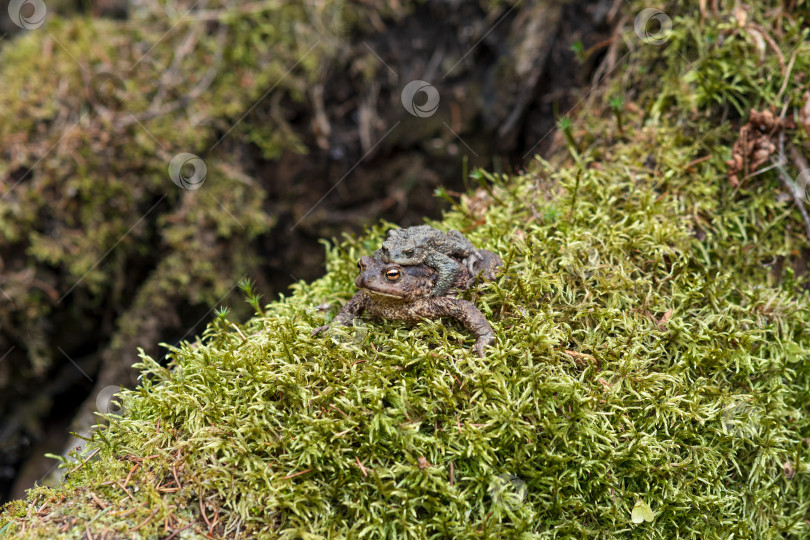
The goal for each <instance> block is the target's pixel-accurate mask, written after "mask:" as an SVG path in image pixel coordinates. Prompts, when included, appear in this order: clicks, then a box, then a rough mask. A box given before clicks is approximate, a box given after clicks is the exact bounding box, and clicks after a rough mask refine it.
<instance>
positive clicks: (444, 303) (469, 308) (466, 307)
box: [432, 297, 495, 358]
mask: <svg viewBox="0 0 810 540" xmlns="http://www.w3.org/2000/svg"><path fill="white" fill-rule="evenodd" d="M432 304H433V305H434V306H435V307H436V309H437V311H438V315H440V316H442V317H453V318H455V319H458V320H459V322H461V324H463V325H464V326H465V327H466V328H467V329H468V330H469V331H471V332H472V333H473V334H475V337H476V340H475V345H473V349H474V350H475V352H476V354H477V355H478V356H480V357H482V358H483V357H484V349H485V348H486V347H487V346H488V345H490V344H491V343H492V342H493V341H495V331H494V330H492V326H490V324H489V321H487V319H486V317H484V314H483V313H481V312H480V311H479V310H478V308H477V307H475V304H473V303H472V302H468V301H467V300H459V299H457V298H446V297H442V298H436V299H433V301H432Z"/></svg>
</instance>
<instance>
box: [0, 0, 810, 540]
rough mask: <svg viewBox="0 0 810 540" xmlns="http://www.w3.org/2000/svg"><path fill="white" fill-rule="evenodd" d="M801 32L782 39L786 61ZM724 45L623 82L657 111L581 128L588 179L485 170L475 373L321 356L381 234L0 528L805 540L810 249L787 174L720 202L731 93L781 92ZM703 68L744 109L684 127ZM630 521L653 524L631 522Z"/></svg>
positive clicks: (222, 318) (191, 363)
mask: <svg viewBox="0 0 810 540" xmlns="http://www.w3.org/2000/svg"><path fill="white" fill-rule="evenodd" d="M752 17H759V19H757V20H759V22H760V24H762V25H763V26H765V27H768V28H772V27H774V24H773V21H769V20H765V19H762V18H761V17H762V15H759V14H753V15H752ZM673 19H674V28H675V33H674V34H673V36H672V40H673V42H672V43H679V41H678V40H685V39H686V37H687V36H686V34H687V33H694V32H700V34H699V36H698V37H699V38H700V39H698V40H697V42H698V43H704V42H705V39H706V38H705V36H707V35H712V33H713V32H723V31H724V30H723V28H724V26H723V25H725V24H726V23H725V22H723V21H722V20H721V21H713V20H706V21H703V22H700V21H699V15H698V14H697V13H696V12H691V11H690V12H687V13H684V14H682V15H680V16H673ZM803 24H805V23H804V22H803V21H802V20H801V19H800V18H799V17H798V16H797V17H796V19H795V20H794V21H793V22H785V25H786V26H785V28H784V31H783V36H782V37H783V39H784V41H785V43H786V44H790V43H797V41H792V40H798V39H800V38H801V36H802V35H803V33H802V32H803V30H802V28H803V26H802V25H803ZM712 43H713V45H712V47H705V48H703V49H701V50H700V51H699V54H701V55H703V56H700V57H699V59H698V60H699V61H697V62H694V63H693V62H692V60H691V59H690V58H689V57H688V56H685V57H681V56H680V55H679V54H675V52H674V51H673V50H672V46H670V48H666V47H664V48H662V49H656V50H657V51H658V55H660V57H659V56H657V55H654V54H653V52H652V49H650V48H643V47H642V48H640V49H639V50H638V51H637V52H635V53H633V54H632V55H631V57H630V59H629V64H628V67H627V68H626V71H625V74H628V73H629V75H628V76H629V77H635V76H637V75H636V74H637V73H640V70H639V67H640V66H644V67H645V69H644V70H643V71H644V73H646V74H647V76H648V77H650V79H647V82H648V84H649V85H650V86H652V89H651V90H649V91H647V92H645V93H643V94H641V95H637V96H629V97H632V98H633V99H632V100H631V99H629V97H626V98H625V100H624V101H625V103H628V102H631V101H632V102H633V103H636V105H637V106H636V107H635V112H633V111H632V110H630V109H627V110H625V111H624V112H623V114H622V117H621V121H622V131H623V136H621V138H613V136H612V133H614V131H616V130H615V129H614V128H615V126H616V122H617V121H618V118H617V116H616V115H615V114H614V113H613V112H612V109H611V104H610V102H609V100H608V98H607V97H606V98H605V102H604V104H603V105H601V106H600V105H595V106H593V107H592V108H591V109H590V110H589V111H587V112H584V113H581V114H580V115H578V116H575V117H572V120H571V122H572V123H571V128H570V133H569V136H570V138H571V139H572V140H573V139H575V138H576V139H579V140H578V141H575V145H576V148H577V154H576V158H577V159H576V163H571V162H570V161H563V160H559V163H556V164H554V165H552V164H550V163H547V162H544V161H541V160H537V161H536V162H535V163H533V165H532V166H531V167H530V168H529V170H528V171H527V172H526V173H524V174H522V175H516V176H497V177H496V176H493V175H490V174H487V173H485V172H483V171H479V172H478V173H476V174H477V175H478V176H479V177H480V178H481V179H482V180H485V181H486V182H487V188H488V189H489V190H490V191H491V195H489V194H488V193H487V192H486V191H480V192H479V193H478V197H477V199H476V200H477V204H476V205H473V204H472V199H471V198H469V197H468V196H465V197H463V198H462V199H461V200H460V201H459V202H458V203H457V204H456V209H455V210H453V211H452V212H450V213H448V214H447V215H446V216H445V218H444V219H443V221H442V222H441V223H440V224H438V225H440V226H441V227H445V228H457V229H459V230H461V231H463V232H465V234H467V236H468V237H469V238H470V239H471V240H472V241H473V242H474V243H476V244H477V245H478V246H480V247H482V248H486V249H490V250H493V251H496V252H498V253H500V254H501V256H502V257H503V259H504V261H505V263H506V264H505V268H504V273H503V275H502V277H501V278H500V279H499V280H497V281H496V282H494V283H491V284H489V285H488V286H486V287H485V288H482V289H481V290H478V291H475V292H473V293H472V294H471V298H472V299H473V301H474V302H475V303H476V305H478V306H479V307H480V308H481V309H482V311H484V312H485V313H486V314H487V316H488V318H489V319H490V321H491V322H492V325H493V327H494V328H495V330H496V333H497V339H496V342H495V344H494V345H493V347H492V349H491V350H490V353H489V354H488V356H487V358H485V359H479V358H477V357H475V356H474V355H473V354H471V351H470V347H471V345H472V341H473V340H472V337H471V336H470V335H469V334H468V333H467V332H465V331H464V330H463V328H461V327H459V326H457V325H455V324H453V323H450V322H448V321H426V322H423V323H420V324H418V325H416V326H415V327H408V326H407V325H404V324H401V323H397V322H386V321H367V322H364V323H363V324H361V325H359V326H358V327H355V328H348V329H335V330H334V331H332V333H331V334H329V335H327V336H318V337H311V336H310V331H311V330H312V328H313V327H315V326H318V325H320V324H322V323H323V321H324V319H325V318H326V317H328V316H327V315H326V314H324V313H323V312H321V311H319V310H318V306H320V305H321V304H322V303H323V302H324V301H326V302H328V303H329V304H330V305H331V306H332V308H333V309H332V313H334V311H335V310H336V309H337V307H338V305H339V304H340V302H343V301H345V300H346V299H348V298H349V297H350V296H351V294H352V293H353V285H352V281H353V277H354V275H355V263H356V260H357V258H358V257H359V256H360V255H362V254H367V253H369V252H370V251H371V250H373V248H374V247H375V246H377V245H378V244H379V242H380V240H381V238H382V236H383V231H384V230H385V227H384V225H380V226H378V227H375V228H373V229H372V230H370V231H368V233H367V234H366V235H365V236H363V237H362V238H354V237H347V238H346V239H344V240H343V241H342V242H341V243H339V244H332V245H330V246H329V247H328V248H327V273H326V275H325V276H324V277H323V278H322V279H320V280H318V281H316V282H314V283H311V284H305V283H299V284H296V285H295V286H294V287H293V291H292V293H291V294H290V295H289V296H287V297H284V298H280V299H279V300H277V301H275V302H272V303H270V304H268V305H267V306H266V307H265V308H264V309H263V313H262V314H257V315H256V316H255V317H253V318H251V319H250V320H248V321H246V322H244V323H239V322H238V321H232V320H229V319H228V316H227V314H226V313H224V312H222V313H220V315H219V316H217V317H216V318H215V320H214V321H213V322H212V323H211V324H210V325H209V326H208V328H207V330H206V331H205V333H204V334H203V336H202V337H201V338H200V339H199V340H198V341H196V342H194V343H188V344H184V345H183V346H182V347H180V348H174V349H172V352H171V354H170V355H169V358H168V365H165V364H161V363H158V362H157V361H155V360H154V359H152V358H149V357H148V356H145V355H144V356H143V358H142V362H141V364H140V365H138V366H137V367H138V368H139V369H141V370H142V372H143V376H142V384H141V386H140V387H139V388H138V389H136V390H134V391H127V392H123V393H122V394H121V396H122V401H123V405H124V408H125V411H126V413H125V414H124V415H123V416H122V417H118V416H112V417H110V418H109V420H110V423H109V426H107V427H102V428H100V429H99V430H98V431H97V432H96V433H95V434H94V436H93V438H92V440H91V441H90V442H89V445H88V447H89V448H90V449H95V450H98V454H97V456H96V457H95V458H94V459H93V460H90V461H88V462H87V463H86V464H85V465H83V466H81V467H79V468H78V469H77V470H76V471H75V472H73V473H71V474H70V475H69V478H68V480H67V481H66V483H65V484H64V486H62V487H60V488H58V489H56V490H50V489H44V488H38V489H37V490H35V491H33V492H31V493H30V495H29V499H28V501H27V502H26V503H21V502H15V503H12V504H11V505H9V506H7V507H6V508H5V510H4V513H3V514H2V517H0V527H2V525H1V524H2V520H9V521H8V522H9V523H10V526H9V528H8V529H6V533H7V534H8V533H10V532H13V533H19V532H20V530H21V528H22V527H23V526H25V527H26V530H27V532H28V533H29V534H33V535H38V536H40V537H48V538H52V537H56V536H58V533H57V531H60V530H61V528H62V527H65V528H66V529H65V530H66V531H67V532H65V533H64V534H65V535H66V536H73V537H79V536H81V535H82V534H84V528H85V525H84V524H85V523H88V527H89V528H90V530H92V531H93V532H94V533H95V532H99V533H100V532H105V531H117V532H118V533H120V534H128V533H129V532H130V531H132V530H133V529H135V528H138V529H137V530H138V531H139V534H142V535H152V536H157V535H169V534H171V533H172V531H176V530H178V529H181V528H182V527H185V526H186V525H190V527H191V528H190V530H194V531H196V532H197V533H198V534H202V533H204V532H205V531H207V530H208V529H209V524H210V523H213V522H216V523H215V525H213V527H212V530H213V531H214V533H215V534H216V535H217V536H220V537H233V536H235V535H237V534H239V533H242V534H246V533H247V534H257V535H263V536H267V537H290V538H291V537H299V536H301V537H330V536H358V537H359V536H365V535H367V536H373V537H377V536H385V535H389V536H396V537H415V538H419V537H426V536H435V537H452V538H468V537H479V536H485V535H489V536H491V537H519V536H527V537H528V536H532V537H549V538H550V537H556V536H572V537H584V536H597V537H613V536H631V537H653V538H675V537H689V538H729V537H731V536H734V537H739V538H769V537H791V538H802V537H806V536H807V535H808V534H810V521H808V520H810V511H809V510H808V509H809V508H810V473H808V466H810V444H808V442H807V441H808V440H810V416H809V415H810V405H809V404H808V395H810V362H808V356H810V333H808V330H807V328H808V324H809V323H810V309H808V308H810V298H808V293H807V279H806V276H803V275H799V274H794V272H793V271H792V265H793V264H794V263H796V262H797V261H798V258H799V254H800V250H801V249H805V248H806V247H807V245H808V241H807V238H804V237H803V236H802V235H803V229H802V227H801V226H800V224H801V222H800V218H799V216H798V212H797V211H796V210H795V208H792V207H791V206H790V204H789V203H785V202H780V200H779V198H778V197H777V196H776V193H775V192H776V190H777V189H778V188H779V185H780V184H779V181H778V179H777V177H776V176H775V175H774V173H773V171H771V172H769V173H766V174H762V175H760V176H757V177H756V178H754V179H749V180H748V181H746V182H745V183H744V184H743V185H742V186H741V187H740V188H739V189H738V190H734V189H732V187H731V186H729V185H728V182H727V180H726V178H725V167H724V165H723V161H724V159H725V158H726V157H727V155H728V152H729V146H730V145H731V144H732V143H733V140H734V135H735V133H734V132H735V130H734V129H733V126H728V125H724V124H718V119H720V118H722V115H723V110H722V109H723V108H724V106H725V104H726V103H733V102H734V101H733V100H732V97H731V96H737V97H736V100H737V101H736V102H737V104H738V105H740V106H741V107H743V111H744V110H745V109H746V108H747V107H749V106H752V104H753V99H754V97H755V96H756V95H757V93H756V92H757V91H758V86H757V85H758V84H760V83H761V84H766V83H765V82H764V79H765V77H767V75H768V73H767V69H766V68H764V67H761V66H760V65H759V64H756V63H755V62H753V63H752V62H751V61H749V56H747V55H755V57H756V55H757V54H758V53H757V52H756V51H755V50H754V51H752V50H749V49H746V48H744V47H739V46H738V45H735V44H734V43H733V40H731V39H729V40H726V42H725V44H722V45H721V44H719V42H718V41H712ZM799 46H800V47H807V45H799ZM726 47H728V48H729V49H726ZM684 54H686V55H688V54H689V50H688V49H686V52H684ZM735 55H743V59H744V61H739V62H734V63H732V62H730V61H729V60H730V59H733V58H736V56H735ZM802 56H804V59H803V60H802V61H805V62H806V61H807V60H806V58H808V57H807V56H805V55H802V54H799V55H798V56H797V60H796V62H799V61H800V60H798V58H799V57H802ZM708 57H713V58H715V59H716V58H719V59H720V60H719V61H721V62H724V68H723V69H725V70H732V71H733V72H732V73H730V74H729V75H728V77H727V79H728V80H730V81H736V82H735V83H734V85H735V89H733V90H729V89H726V90H719V91H720V92H721V93H722V92H726V94H723V95H727V96H728V99H727V100H723V102H722V104H721V105H720V106H716V105H713V103H712V101H711V100H703V101H700V102H699V103H698V104H697V106H698V107H700V109H699V111H700V112H699V113H697V114H693V111H692V110H691V109H689V108H686V109H684V108H682V107H680V104H682V103H685V102H686V100H688V99H689V98H688V97H687V96H686V95H687V93H688V92H691V91H692V90H693V89H694V87H695V86H697V85H699V84H700V83H698V82H697V80H699V79H700V78H698V79H689V78H684V74H685V73H686V72H688V71H690V70H697V71H698V72H699V73H701V74H703V70H710V69H713V67H711V66H712V65H713V64H712V62H708V61H705V60H706V58H708ZM662 58H663V61H662ZM723 59H725V60H723ZM655 60H658V62H659V63H658V64H656V63H655ZM734 70H736V71H734ZM705 75H706V78H707V79H706V80H711V76H710V75H709V74H708V73H707V74H705ZM676 79H677V80H679V81H680V82H679V84H681V85H682V86H675V85H674V84H675V83H674V82H673V81H675V80H676ZM623 81H624V79H623V74H619V75H617V77H616V78H615V79H614V83H613V85H614V86H615V87H620V86H621V85H622V82H623ZM650 81H659V82H658V83H655V84H658V86H653V83H652V82H650ZM768 84H770V83H768ZM801 85H802V83H801V82H800V81H799V82H790V83H789V84H788V85H787V90H786V92H785V94H784V96H785V99H789V100H793V99H794V97H795V94H796V93H797V92H800V91H801V90H802V86H801ZM615 93H616V92H615V88H613V89H611V90H610V91H608V92H606V94H605V95H606V96H610V95H615ZM622 93H623V94H624V95H628V94H629V92H628V91H622ZM667 95H669V96H670V98H671V99H670V98H667V97H666V96H667ZM763 95H764V96H765V97H763V98H762V99H763V101H764V102H767V94H763ZM597 101H598V100H597ZM664 103H668V104H669V105H667V106H664ZM675 104H678V106H676V105H675ZM614 108H615V107H614ZM650 111H655V116H656V120H657V121H656V122H655V123H652V122H648V119H649V117H650ZM790 135H791V143H792V144H800V143H801V142H802V141H803V140H804V137H806V135H803V134H802V133H800V132H798V131H794V132H791V134H790ZM706 155H709V156H712V157H711V159H709V160H704V161H701V162H700V163H698V164H694V163H693V161H694V160H696V159H698V158H702V157H704V156H706ZM481 201H485V202H486V205H487V206H486V209H485V211H482V210H481V206H480V205H481ZM773 261H779V262H780V264H779V268H781V271H780V272H776V271H775V270H774V268H775V267H774V266H773V265H772V262H773ZM134 465H137V467H135V468H134V469H133V467H134ZM130 473H131V476H130ZM504 475H505V476H504ZM127 478H128V483H127V485H126V487H123V484H124V481H125V479H127ZM502 478H505V479H507V481H506V482H505V485H503V484H504V482H503V481H502V480H501V479H502ZM504 487H505V489H506V491H507V492H511V495H512V497H511V498H510V497H507V496H504V495H502V494H500V493H499V491H498V490H499V489H500V488H504ZM91 493H92V494H93V496H95V498H97V499H98V500H100V501H101V502H102V503H103V504H104V505H110V509H109V510H106V511H104V510H102V509H101V507H100V506H99V505H98V503H96V502H95V501H94V499H93V496H91V495H90V494H91ZM62 497H64V500H61V498H62ZM200 497H202V499H203V501H204V504H203V508H204V514H203V513H202V511H201V503H200ZM639 500H640V501H642V502H643V503H645V504H647V505H649V506H650V507H651V509H652V511H653V512H654V517H653V521H652V522H645V523H641V524H636V523H633V521H632V520H631V512H632V509H633V508H634V506H636V504H637V501H639ZM46 501H49V502H48V507H46V509H45V510H44V511H43V512H42V513H41V515H39V514H37V511H36V510H37V509H39V507H40V505H41V504H43V502H46ZM130 511H131V513H128V512H130ZM26 516H29V517H28V518H26ZM73 519H75V520H76V523H75V525H74V524H73V521H72V520H73ZM91 522H92V523H91Z"/></svg>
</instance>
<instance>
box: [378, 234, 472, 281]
mask: <svg viewBox="0 0 810 540" xmlns="http://www.w3.org/2000/svg"><path fill="white" fill-rule="evenodd" d="M476 257H477V250H476V249H475V246H474V245H472V244H471V243H470V241H469V240H467V239H466V238H464V236H463V235H462V234H461V233H460V232H458V231H453V230H451V231H448V232H442V231H440V230H438V229H434V228H433V227H431V226H429V225H419V226H416V227H409V228H407V229H392V230H390V231H388V237H387V238H386V239H385V241H384V242H383V245H382V247H381V248H380V249H378V250H377V251H375V252H374V259H376V260H378V261H380V262H384V263H396V264H399V265H402V266H408V265H416V264H426V265H427V266H430V267H432V268H435V269H436V271H437V272H438V278H437V279H436V285H435V287H434V288H433V291H432V292H431V293H430V296H444V294H445V293H447V290H448V289H449V288H450V286H451V285H453V281H455V279H456V277H457V276H458V274H459V272H460V271H461V265H460V264H459V261H457V260H456V259H466V263H467V266H468V267H469V268H472V265H473V263H474V262H475V261H476Z"/></svg>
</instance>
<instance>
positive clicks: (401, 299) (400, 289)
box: [312, 250, 501, 357]
mask: <svg viewBox="0 0 810 540" xmlns="http://www.w3.org/2000/svg"><path fill="white" fill-rule="evenodd" d="M477 255H478V257H477V262H476V263H475V264H474V265H473V271H474V272H475V273H476V275H475V276H474V275H473V274H471V273H470V271H469V270H467V268H465V267H464V266H460V271H459V272H458V274H457V275H456V278H455V280H454V281H453V283H452V284H451V288H450V289H449V290H448V291H447V295H445V296H430V294H431V291H433V289H434V287H435V285H436V281H437V280H438V279H439V273H438V271H436V270H435V269H434V268H431V267H430V266H427V265H425V264H418V265H412V266H401V265H399V264H396V263H384V262H382V261H378V260H376V259H374V258H372V257H362V258H361V259H360V262H358V263H357V267H358V268H359V269H360V275H359V276H357V279H356V280H355V282H354V283H355V285H356V286H357V288H358V289H360V292H358V293H357V294H355V295H354V296H353V297H352V299H351V300H349V301H348V302H347V303H346V304H345V305H344V306H343V308H342V309H341V310H340V313H338V314H337V316H336V317H335V319H334V320H333V321H332V324H337V325H350V324H351V323H352V321H354V319H356V318H357V317H358V316H359V315H360V314H361V313H362V312H364V311H367V312H369V313H370V314H372V315H374V316H376V317H381V318H384V319H394V320H400V321H406V322H411V323H415V322H418V321H420V320H422V319H436V318H439V317H453V318H455V319H457V320H458V321H459V322H461V323H462V324H463V325H464V326H465V327H466V328H467V329H468V330H470V331H471V332H472V333H473V334H475V337H476V340H475V345H474V346H473V349H474V350H475V352H476V354H478V356H482V357H483V356H484V349H485V348H486V347H487V345H489V344H490V343H492V341H493V340H494V339H495V333H494V332H493V330H492V327H491V326H490V325H489V322H487V320H486V318H485V317H484V315H483V314H482V313H481V312H480V311H479V310H478V308H476V307H475V304H473V303H472V302H469V301H467V300H462V299H459V298H454V297H452V296H451V294H454V293H457V292H458V291H460V290H466V289H469V288H470V287H471V286H472V285H473V283H474V282H475V279H476V276H478V275H481V276H482V277H484V278H485V279H492V278H493V277H494V272H495V268H496V267H497V266H500V264H501V259H500V257H498V256H497V255H496V254H494V253H492V252H490V251H485V250H479V251H478V252H477ZM329 326H330V325H326V326H320V327H318V328H316V329H315V330H313V331H312V335H315V334H317V333H318V332H321V331H323V330H326V329H327V328H329Z"/></svg>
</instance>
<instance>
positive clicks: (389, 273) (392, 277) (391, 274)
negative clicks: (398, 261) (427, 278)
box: [385, 268, 402, 281]
mask: <svg viewBox="0 0 810 540" xmlns="http://www.w3.org/2000/svg"><path fill="white" fill-rule="evenodd" d="M401 276H402V271H401V270H400V269H399V268H390V269H388V270H386V271H385V277H386V279H388V281H398V280H399V278H400V277H401Z"/></svg>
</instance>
